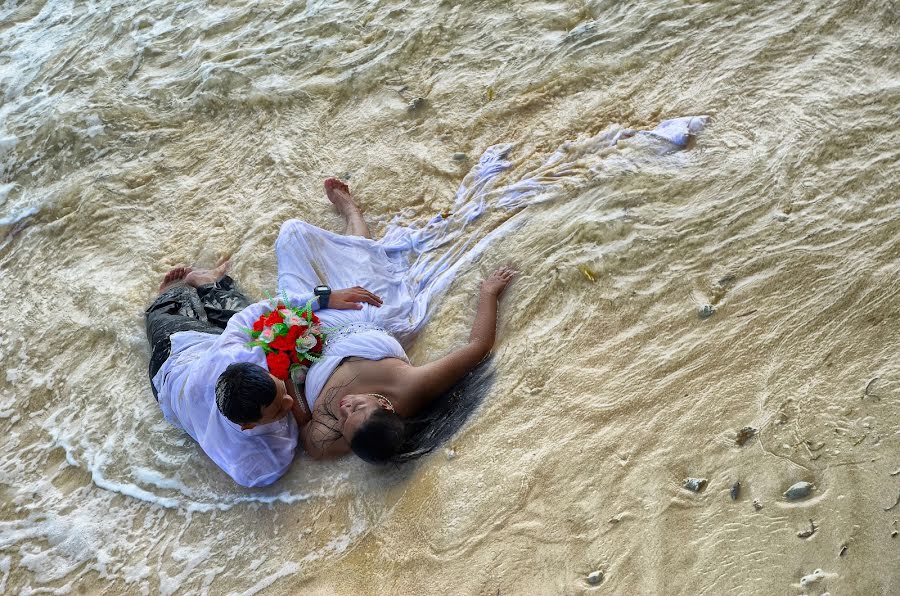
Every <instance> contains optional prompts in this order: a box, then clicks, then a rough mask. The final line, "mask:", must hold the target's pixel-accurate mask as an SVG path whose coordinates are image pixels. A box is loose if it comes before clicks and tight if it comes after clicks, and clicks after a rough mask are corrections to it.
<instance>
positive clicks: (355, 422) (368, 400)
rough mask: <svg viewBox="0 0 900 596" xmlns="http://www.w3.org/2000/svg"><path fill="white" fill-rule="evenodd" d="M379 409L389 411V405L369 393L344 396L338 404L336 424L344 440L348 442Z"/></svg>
mask: <svg viewBox="0 0 900 596" xmlns="http://www.w3.org/2000/svg"><path fill="white" fill-rule="evenodd" d="M379 409H384V410H390V409H391V408H390V404H389V403H386V402H385V400H384V399H383V398H379V397H375V396H374V395H371V394H369V393H359V394H354V395H345V396H344V397H343V398H342V399H341V402H340V407H339V410H338V411H339V417H338V422H340V424H341V429H342V432H343V434H344V438H345V439H346V440H347V441H348V442H349V441H352V440H353V435H355V434H356V431H357V429H359V427H361V426H362V425H363V424H365V422H366V420H368V419H369V416H371V415H372V413H373V412H375V411H376V410H379Z"/></svg>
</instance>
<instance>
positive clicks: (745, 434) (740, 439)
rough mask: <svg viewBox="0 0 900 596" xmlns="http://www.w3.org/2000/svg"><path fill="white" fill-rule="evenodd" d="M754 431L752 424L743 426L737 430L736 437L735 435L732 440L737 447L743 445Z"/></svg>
mask: <svg viewBox="0 0 900 596" xmlns="http://www.w3.org/2000/svg"><path fill="white" fill-rule="evenodd" d="M756 433H757V430H756V429H755V428H753V427H752V426H745V427H744V428H742V429H741V430H739V431H738V433H737V437H735V439H734V442H735V443H737V445H738V447H743V446H744V443H746V442H747V441H749V440H750V439H752V438H753V437H755V436H756Z"/></svg>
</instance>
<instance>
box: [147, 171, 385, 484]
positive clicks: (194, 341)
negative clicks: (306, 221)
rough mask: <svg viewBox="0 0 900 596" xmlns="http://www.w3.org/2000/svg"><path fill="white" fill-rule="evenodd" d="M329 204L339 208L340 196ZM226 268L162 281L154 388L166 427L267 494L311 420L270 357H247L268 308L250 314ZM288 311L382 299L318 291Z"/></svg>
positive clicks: (155, 318)
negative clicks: (251, 333)
mask: <svg viewBox="0 0 900 596" xmlns="http://www.w3.org/2000/svg"><path fill="white" fill-rule="evenodd" d="M335 184H336V183H332V187H333V186H334V185H335ZM332 187H330V186H328V184H327V183H326V189H328V190H329V191H332V190H333V188H332ZM344 188H346V187H344ZM328 194H329V199H332V202H335V199H333V198H332V196H331V195H332V194H334V193H333V192H329V193H328ZM348 196H349V195H348ZM335 204H336V205H337V203H335ZM339 209H340V206H339ZM228 265H229V262H228V261H224V262H222V263H221V264H219V266H218V267H216V268H214V269H208V270H194V269H190V268H187V267H176V268H174V269H172V270H171V271H169V273H167V274H166V276H165V277H164V279H163V281H162V283H161V284H160V286H159V296H158V297H157V298H156V300H155V301H154V302H153V304H152V305H150V308H148V309H147V311H146V312H145V323H146V328H147V339H149V341H150V348H151V357H150V382H151V388H152V390H153V395H154V396H155V397H156V399H157V401H158V402H159V407H160V409H161V410H162V412H163V415H164V416H165V418H166V420H168V421H169V422H170V423H172V424H173V425H175V426H177V427H178V428H181V429H183V430H184V431H185V432H187V433H188V434H189V435H190V436H191V437H192V438H193V439H194V440H195V441H197V443H199V445H200V447H201V448H202V449H203V451H204V452H205V453H206V454H207V455H208V456H209V457H210V459H212V460H213V461H214V462H215V463H216V464H217V465H218V466H219V467H220V468H222V470H224V471H225V472H226V473H227V474H228V475H229V476H231V477H232V478H233V479H234V481H235V482H237V483H238V484H240V485H242V486H248V487H251V486H267V485H269V484H272V483H273V482H275V481H276V480H277V479H278V478H280V477H281V476H282V475H284V473H285V472H287V470H288V468H289V467H290V465H291V462H292V461H293V459H294V452H295V450H296V448H297V441H298V436H299V430H298V425H299V424H300V423H305V422H306V421H307V420H308V419H309V412H308V410H307V409H306V403H305V400H303V399H302V398H301V399H297V397H298V393H297V391H296V389H295V388H294V387H293V385H292V384H291V383H290V382H288V383H285V382H284V381H282V380H281V379H278V378H277V377H275V376H273V375H271V374H270V373H269V372H268V367H267V364H266V358H265V354H264V353H263V351H262V350H261V349H258V348H249V347H247V345H246V344H247V342H248V341H249V340H250V338H249V337H248V336H247V334H246V332H245V331H244V330H245V329H248V328H250V327H252V326H253V322H254V321H256V320H257V319H258V318H259V316H260V315H261V314H262V313H263V312H264V311H267V310H268V309H269V304H268V302H267V301H263V302H257V303H255V304H250V302H249V300H247V298H246V297H245V296H244V295H243V294H241V293H240V292H239V291H238V290H237V289H236V288H235V285H234V280H232V278H231V277H229V276H228V275H226V274H225V272H226V270H227V268H228ZM290 301H292V302H293V303H294V304H293V305H294V306H299V305H304V304H306V303H307V302H309V301H312V308H313V310H319V309H322V308H333V309H339V310H346V309H360V308H362V303H368V304H371V305H373V306H376V307H378V306H381V299H380V298H379V297H378V296H376V295H375V294H373V293H372V292H369V291H368V290H366V289H364V288H361V287H354V288H348V289H343V290H334V291H332V290H331V289H330V288H328V287H327V286H319V287H317V288H315V291H313V288H310V295H309V296H306V297H293V296H292V297H290ZM217 384H218V386H219V389H220V391H219V392H218V395H217V391H216V389H217ZM288 414H291V415H288ZM233 421H234V422H233Z"/></svg>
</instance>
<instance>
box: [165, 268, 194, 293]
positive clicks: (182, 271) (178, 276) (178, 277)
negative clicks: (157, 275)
mask: <svg viewBox="0 0 900 596" xmlns="http://www.w3.org/2000/svg"><path fill="white" fill-rule="evenodd" d="M192 271H193V269H191V268H190V267H173V268H172V269H170V270H169V272H168V273H166V275H165V277H163V280H162V283H161V284H159V291H160V292H165V291H166V290H168V289H169V288H171V287H172V286H174V285H175V284H177V283H178V282H180V281H182V280H184V278H185V277H187V276H188V274H190V273H191V272H192Z"/></svg>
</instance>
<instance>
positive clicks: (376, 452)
mask: <svg viewBox="0 0 900 596" xmlns="http://www.w3.org/2000/svg"><path fill="white" fill-rule="evenodd" d="M405 439H406V424H404V422H403V420H402V419H401V418H400V416H397V415H396V414H394V413H393V412H388V411H387V410H384V409H382V408H378V409H377V410H375V411H374V412H372V414H370V415H369V418H368V419H367V420H366V421H365V422H363V423H362V424H361V425H360V427H359V428H358V429H356V433H354V435H353V438H352V439H351V440H350V449H351V450H352V451H353V453H355V454H356V455H358V456H359V457H360V458H361V459H364V460H365V461H367V462H369V463H370V464H386V463H389V462H391V461H393V460H394V457H395V456H396V455H397V454H398V453H399V452H400V449H401V448H402V447H403V442H404V440H405Z"/></svg>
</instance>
